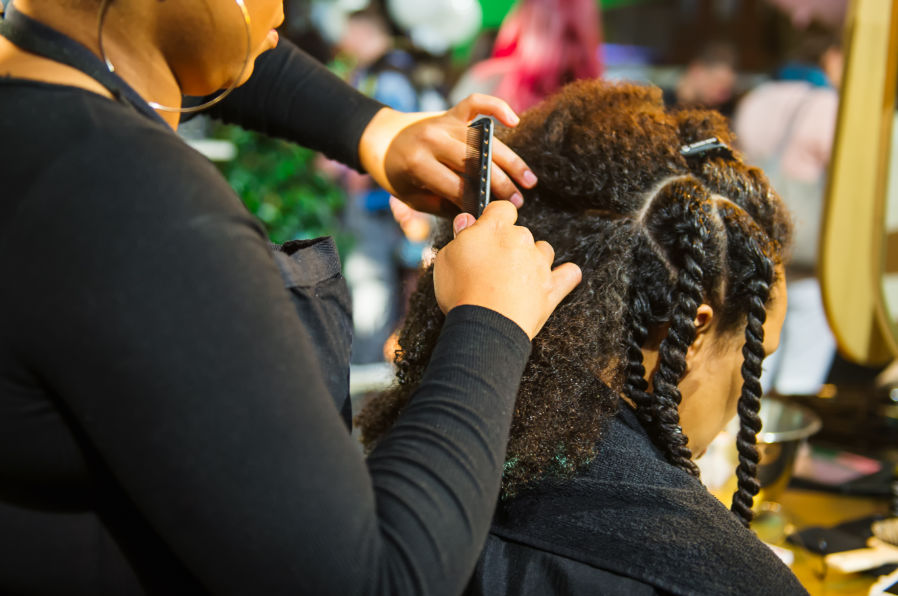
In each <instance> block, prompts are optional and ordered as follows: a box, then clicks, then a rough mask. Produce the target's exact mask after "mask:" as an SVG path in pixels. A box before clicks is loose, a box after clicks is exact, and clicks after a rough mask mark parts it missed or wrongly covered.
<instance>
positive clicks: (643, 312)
mask: <svg viewBox="0 0 898 596" xmlns="http://www.w3.org/2000/svg"><path fill="white" fill-rule="evenodd" d="M649 315H650V307H649V303H648V300H646V298H645V296H643V295H642V293H641V292H633V293H632V295H631V298H630V311H629V318H630V325H629V335H628V337H627V372H626V378H625V380H624V395H626V396H627V397H629V398H630V400H631V401H632V402H633V403H634V404H635V405H636V415H637V416H638V417H639V419H640V420H641V421H642V423H643V424H645V425H646V426H648V427H651V426H652V425H653V424H654V418H653V417H652V409H653V407H654V402H655V399H654V398H653V397H652V395H651V394H650V393H648V387H649V384H648V381H646V380H645V365H644V364H643V354H642V346H643V344H644V343H645V340H646V339H647V338H648V335H649V329H648V327H647V320H648V318H649Z"/></svg>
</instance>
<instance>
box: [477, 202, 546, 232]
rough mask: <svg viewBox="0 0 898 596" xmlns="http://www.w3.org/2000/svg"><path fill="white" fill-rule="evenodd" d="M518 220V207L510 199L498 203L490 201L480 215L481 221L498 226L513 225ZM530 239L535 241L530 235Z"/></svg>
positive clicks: (525, 229)
mask: <svg viewBox="0 0 898 596" xmlns="http://www.w3.org/2000/svg"><path fill="white" fill-rule="evenodd" d="M517 220H518V210H517V208H516V207H515V206H514V205H512V204H511V203H509V202H508V201H499V202H497V203H490V204H489V205H487V206H486V208H485V209H484V210H483V213H482V214H481V215H480V220H479V221H480V223H483V224H488V225H491V226H494V227H498V226H502V225H512V224H514V222H516V221H517ZM520 229H521V230H524V231H526V232H527V233H528V234H529V233H530V231H529V230H527V228H520ZM530 241H531V242H532V241H533V237H532V236H531V237H530Z"/></svg>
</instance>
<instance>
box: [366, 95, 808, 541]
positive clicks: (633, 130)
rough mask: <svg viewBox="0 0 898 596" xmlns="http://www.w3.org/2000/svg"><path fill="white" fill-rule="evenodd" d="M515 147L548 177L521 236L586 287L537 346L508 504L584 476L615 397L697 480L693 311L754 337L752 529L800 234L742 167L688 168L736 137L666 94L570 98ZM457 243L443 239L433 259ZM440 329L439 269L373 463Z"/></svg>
mask: <svg viewBox="0 0 898 596" xmlns="http://www.w3.org/2000/svg"><path fill="white" fill-rule="evenodd" d="M503 136H504V140H505V142H506V143H507V144H508V145H509V146H510V147H511V148H512V149H513V150H514V151H516V152H517V153H518V154H519V155H520V156H521V157H523V158H524V160H526V161H527V163H528V164H529V165H530V166H531V167H532V168H533V170H534V172H535V173H536V174H537V176H538V177H539V184H538V185H537V186H536V188H534V189H532V190H530V191H524V192H525V204H524V207H523V208H522V209H521V211H520V217H519V223H520V224H521V225H525V226H527V227H528V228H530V230H531V231H532V232H533V235H534V237H535V238H537V239H545V240H547V241H548V242H549V243H551V244H552V246H553V247H554V248H555V251H556V259H557V260H558V261H559V262H564V261H572V262H574V263H577V264H578V265H579V266H580V268H581V269H582V271H583V281H582V282H581V284H580V285H579V286H578V287H577V288H576V289H575V290H574V291H573V292H572V293H571V294H570V296H568V298H567V299H566V300H565V301H564V302H563V303H562V304H561V306H560V307H559V308H558V309H557V310H556V311H555V313H554V314H553V315H552V317H551V318H550V319H549V321H548V322H547V323H546V325H545V327H544V328H543V329H542V331H541V332H540V333H539V335H537V336H536V338H534V341H533V351H532V354H531V357H530V360H529V362H528V363H527V367H526V369H525V371H524V375H523V379H522V381H521V387H520V392H519V397H518V401H517V405H516V408H515V412H514V419H513V421H512V427H511V437H510V440H509V443H508V453H507V460H506V464H505V472H504V476H503V496H505V497H508V496H512V495H514V494H515V493H516V492H518V491H520V490H522V489H524V488H525V487H526V485H527V484H529V483H531V482H534V481H536V480H539V479H541V478H544V477H546V476H549V475H556V476H557V475H562V476H564V475H569V474H571V473H573V472H574V471H576V470H577V469H579V468H580V467H581V466H583V465H584V464H586V463H588V462H589V460H590V459H591V458H592V457H594V455H595V454H596V447H597V442H598V441H599V440H600V438H601V435H602V431H603V428H604V426H605V422H606V421H607V420H608V418H610V417H611V416H612V415H613V414H614V413H615V411H616V410H617V407H618V399H617V397H616V396H617V395H618V394H623V395H626V396H627V397H629V398H630V400H631V401H632V402H633V403H634V404H635V405H636V412H637V415H638V416H639V418H640V420H641V422H642V424H643V425H644V426H645V427H646V429H647V430H648V432H649V434H650V436H651V437H652V440H653V441H654V442H655V443H656V445H657V446H658V447H659V448H660V449H661V450H662V451H663V452H664V454H665V455H666V457H667V459H668V460H669V461H670V462H671V463H672V464H673V465H675V466H678V467H680V468H682V469H683V470H685V471H686V472H688V473H690V474H693V475H697V474H698V470H697V468H696V466H695V464H694V463H693V462H692V454H691V453H690V450H689V449H688V448H687V446H686V444H687V437H686V436H685V435H684V434H683V432H682V429H681V428H680V425H679V413H678V405H679V403H680V392H679V389H678V387H677V385H678V383H679V382H680V380H681V378H682V377H683V374H684V371H685V367H686V361H685V356H686V351H687V349H688V348H689V346H690V345H691V344H692V342H693V340H694V339H695V327H694V324H693V321H694V319H695V317H696V312H697V309H698V307H699V305H700V304H702V303H707V304H710V305H711V306H712V308H713V309H714V312H715V313H717V314H718V316H719V319H718V323H717V325H718V329H719V331H720V332H731V333H741V334H744V337H745V343H744V346H743V348H742V351H743V354H744V355H745V363H744V365H743V367H742V376H743V379H744V383H743V386H742V392H741V395H740V397H739V403H738V412H739V419H740V423H741V428H740V431H739V434H738V438H737V444H738V451H739V467H738V470H737V475H738V479H739V483H738V490H737V492H736V494H735V495H734V498H733V505H732V510H733V512H734V513H735V514H736V515H737V516H738V517H739V518H740V519H741V520H742V521H743V523H745V524H747V523H748V521H749V520H750V519H751V504H752V500H753V498H754V495H755V494H757V492H758V488H759V486H758V482H757V478H756V473H757V464H758V453H757V449H756V446H755V440H756V435H757V432H758V431H759V430H760V420H759V418H758V410H759V408H760V398H761V386H760V383H759V382H758V377H759V375H760V373H761V361H762V359H763V358H764V349H763V345H762V343H763V339H764V337H763V336H764V331H763V328H762V325H763V323H764V319H765V316H766V306H767V303H768V300H769V298H770V288H771V287H772V285H773V283H774V281H775V279H774V278H775V275H776V265H778V264H780V263H782V261H783V258H784V250H785V248H786V246H787V245H788V242H789V236H790V231H791V226H790V223H789V216H788V213H787V211H786V210H785V207H784V206H783V203H782V202H781V201H780V199H779V197H778V196H777V195H776V193H775V192H774V191H773V190H772V188H771V187H770V185H769V184H768V182H767V180H766V178H765V177H764V175H763V173H762V172H761V171H760V170H758V169H756V168H751V167H748V166H746V165H745V164H744V163H743V162H742V160H741V158H740V157H739V156H738V154H734V153H731V152H729V151H722V150H715V151H709V152H707V153H705V154H702V155H699V156H696V157H689V158H686V157H684V156H683V155H682V154H681V153H680V147H681V146H683V145H686V144H690V143H693V142H695V141H699V140H702V139H706V138H709V137H717V138H718V139H720V140H721V141H722V142H724V143H726V144H728V145H730V146H732V135H731V133H730V132H729V130H728V128H727V125H726V121H725V120H724V118H723V117H722V116H720V115H719V114H717V113H716V112H709V111H696V110H692V111H679V112H666V111H665V109H664V106H663V104H662V101H661V93H660V91H659V90H658V89H655V88H650V87H643V86H637V85H629V84H610V83H607V82H601V81H583V82H577V83H573V84H571V85H569V86H567V87H565V88H564V89H563V90H562V91H561V92H559V93H558V94H557V95H554V96H553V97H551V98H549V99H548V100H546V101H545V102H543V103H542V104H540V105H538V106H536V107H535V108H533V109H532V110H530V111H528V112H526V113H525V114H524V115H523V117H522V119H521V123H520V124H519V125H518V126H517V127H516V128H515V129H513V130H510V131H506V132H505V133H504V135H503ZM450 234H451V232H450V231H448V226H446V227H445V228H444V230H443V232H442V234H441V238H438V239H437V243H436V245H437V246H442V245H443V244H445V243H446V242H447V241H448V239H449V238H450V237H451V236H450ZM715 318H716V319H717V317H715ZM443 320H444V317H443V314H442V313H441V312H440V309H439V308H438V306H437V303H436V299H435V297H434V292H433V271H432V269H427V270H426V271H425V272H424V273H423V275H422V276H421V278H420V280H419V283H418V288H417V291H416V292H415V293H414V295H413V296H412V298H411V304H410V306H409V311H408V315H407V318H406V321H405V325H404V327H403V328H402V331H401V333H400V336H399V345H400V350H399V351H398V352H397V354H396V364H397V367H398V373H397V381H398V382H397V384H396V385H395V386H394V387H393V388H392V389H391V390H389V391H387V392H386V393H384V394H382V395H380V396H378V397H377V398H375V399H374V400H373V401H372V403H371V404H370V405H369V406H368V407H367V408H366V409H365V410H364V411H363V412H362V413H361V414H360V415H359V417H358V419H357V422H358V424H359V425H360V426H361V428H362V435H363V440H364V441H365V443H366V445H367V446H368V447H371V446H373V444H374V443H376V441H377V439H378V438H379V437H380V436H382V435H383V434H384V433H385V432H386V431H387V430H388V429H389V427H390V426H391V425H392V424H393V422H394V421H395V420H396V418H397V416H398V415H399V414H400V412H401V410H402V408H403V406H404V405H405V403H406V402H407V401H408V399H409V397H410V395H411V394H412V392H413V391H414V389H415V387H416V386H417V384H418V383H419V382H420V380H421V377H422V375H423V372H424V369H425V367H426V366H427V363H428V360H429V358H430V355H431V353H432V352H433V348H434V345H435V344H436V340H437V336H438V334H439V332H440V326H441V325H442V322H443ZM659 342H660V345H659ZM649 345H652V346H658V350H659V362H658V366H657V369H656V370H655V372H654V374H653V376H652V378H651V381H652V382H651V387H652V390H651V391H649V384H648V383H647V381H646V379H645V378H644V377H645V369H644V366H643V357H642V351H641V348H643V347H646V346H649ZM721 349H726V348H724V347H721ZM603 385H607V386H609V387H611V388H612V389H613V392H608V391H607V390H603Z"/></svg>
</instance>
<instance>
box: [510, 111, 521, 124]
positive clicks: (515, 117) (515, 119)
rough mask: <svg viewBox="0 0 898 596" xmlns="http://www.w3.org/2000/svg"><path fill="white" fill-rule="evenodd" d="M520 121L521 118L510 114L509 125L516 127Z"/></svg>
mask: <svg viewBox="0 0 898 596" xmlns="http://www.w3.org/2000/svg"><path fill="white" fill-rule="evenodd" d="M520 121H521V118H520V117H519V116H518V115H517V114H514V113H512V115H511V125H512V126H517V125H518V122H520Z"/></svg>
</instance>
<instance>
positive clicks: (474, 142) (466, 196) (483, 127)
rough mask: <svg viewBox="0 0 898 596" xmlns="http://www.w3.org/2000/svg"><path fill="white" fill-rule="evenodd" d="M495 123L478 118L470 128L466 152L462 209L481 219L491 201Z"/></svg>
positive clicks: (484, 118) (485, 118)
mask: <svg viewBox="0 0 898 596" xmlns="http://www.w3.org/2000/svg"><path fill="white" fill-rule="evenodd" d="M492 133H493V121H492V120H490V119H489V118H488V117H483V118H478V119H477V120H475V121H474V122H472V123H471V124H470V125H469V126H468V132H467V138H466V150H465V181H464V182H465V184H464V190H463V192H462V209H463V210H464V211H466V212H467V213H470V214H472V215H474V216H475V217H480V214H481V213H483V209H484V208H485V207H486V205H487V203H489V200H490V163H491V162H492V147H491V141H492V136H493V134H492Z"/></svg>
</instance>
